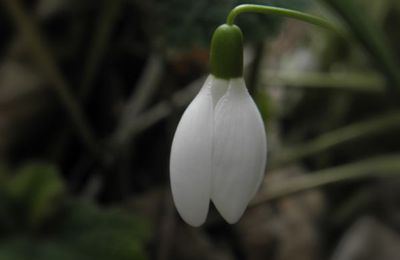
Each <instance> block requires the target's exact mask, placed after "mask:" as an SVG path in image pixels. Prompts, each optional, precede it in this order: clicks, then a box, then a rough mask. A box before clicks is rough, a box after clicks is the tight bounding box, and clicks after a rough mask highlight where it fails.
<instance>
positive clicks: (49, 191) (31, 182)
mask: <svg viewBox="0 0 400 260" xmlns="http://www.w3.org/2000/svg"><path fill="white" fill-rule="evenodd" d="M8 188H9V191H10V194H11V197H12V199H13V200H14V202H15V204H16V206H17V208H18V210H19V211H20V212H21V213H22V212H23V213H24V214H21V216H24V219H23V221H24V222H25V221H26V222H25V223H26V224H27V225H28V226H29V227H32V228H36V227H38V226H39V225H41V224H42V223H43V222H44V221H46V220H48V219H49V218H50V217H51V216H52V214H54V213H55V212H57V211H58V210H59V208H60V206H61V204H60V202H61V199H62V197H63V195H64V193H65V189H64V185H63V183H62V180H61V179H60V176H59V173H58V170H57V169H56V167H55V166H53V165H51V164H47V163H41V162H34V163H30V164H27V165H25V166H23V167H22V168H21V169H19V170H18V171H17V173H16V175H15V177H14V178H13V179H12V180H11V182H10V183H9V187H8Z"/></svg>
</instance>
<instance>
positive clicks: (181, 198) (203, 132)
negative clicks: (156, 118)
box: [170, 76, 214, 226]
mask: <svg viewBox="0 0 400 260" xmlns="http://www.w3.org/2000/svg"><path fill="white" fill-rule="evenodd" d="M213 80H214V77H213V76H209V77H208V78H207V80H206V82H205V83H204V85H203V87H202V89H201V90H200V92H199V94H198V95H197V96H196V97H195V99H194V100H193V101H192V103H191V104H190V105H189V106H188V108H187V109H186V111H185V112H184V114H183V116H182V118H181V120H180V122H179V125H178V127H177V129H176V132H175V136H174V140H173V142H172V148H171V158H170V179H171V189H172V195H173V198H174V202H175V205H176V208H177V210H178V212H179V214H180V215H181V217H182V218H183V219H184V220H185V221H186V222H187V223H189V224H190V225H193V226H199V225H201V224H203V223H204V221H205V219H206V217H207V213H208V205H209V201H210V193H211V159H212V158H211V154H212V135H213V120H214V115H213V110H214V108H213V100H212V94H211V85H212V83H213Z"/></svg>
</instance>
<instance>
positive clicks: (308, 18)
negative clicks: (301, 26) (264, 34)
mask: <svg viewBox="0 0 400 260" xmlns="http://www.w3.org/2000/svg"><path fill="white" fill-rule="evenodd" d="M241 13H261V14H276V15H282V16H286V17H290V18H294V19H297V20H301V21H304V22H307V23H310V24H314V25H317V26H320V27H323V28H326V29H328V30H331V31H334V32H336V33H337V34H339V35H341V36H342V37H344V38H347V36H346V35H345V33H344V32H343V31H341V30H340V29H339V28H337V27H336V26H335V25H334V24H332V23H331V22H329V21H327V20H325V19H323V18H321V17H318V16H315V15H311V14H306V13H303V12H299V11H294V10H290V9H286V8H280V7H274V6H266V5H252V4H243V5H238V6H236V7H235V8H233V9H232V11H231V12H230V13H229V15H228V17H227V19H226V23H227V24H228V25H233V24H234V22H235V18H236V16H238V15H239V14H241Z"/></svg>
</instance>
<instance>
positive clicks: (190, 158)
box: [170, 24, 266, 226]
mask: <svg viewBox="0 0 400 260" xmlns="http://www.w3.org/2000/svg"><path fill="white" fill-rule="evenodd" d="M210 67H211V75H210V76H209V77H208V78H207V80H206V82H205V83H204V85H203V87H202V88H201V90H200V92H199V93H198V95H197V96H196V97H195V99H194V100H193V101H192V102H191V103H190V105H189V106H188V108H187V109H186V111H185V112H184V114H183V116H182V118H181V120H180V122H179V124H178V127H177V129H176V132H175V136H174V140H173V143H172V148H171V158H170V181H171V189H172V195H173V199H174V202H175V205H176V208H177V210H178V212H179V214H180V215H181V217H182V218H183V219H184V220H185V221H186V222H187V223H188V224H190V225H192V226H200V225H201V224H203V223H204V221H205V219H206V217H207V213H208V208H209V203H210V201H212V202H213V203H214V205H215V206H216V208H217V210H218V211H219V212H220V214H221V215H222V217H223V218H224V219H225V220H226V221H227V222H228V223H235V222H237V221H238V220H239V218H240V217H241V216H242V214H243V212H244V211H245V209H246V207H247V205H248V203H249V201H250V200H251V199H252V197H253V196H254V194H255V193H256V191H257V190H258V188H259V186H260V183H261V181H262V179H263V176H264V170H265V163H266V137H265V129H264V124H263V121H262V119H261V116H260V113H259V111H258V109H257V107H256V105H255V103H254V101H253V100H252V98H251V97H250V95H249V93H248V91H247V88H246V85H245V82H244V79H243V43H242V32H241V31H240V29H239V27H237V26H235V25H227V24H224V25H221V26H220V27H218V28H217V30H216V31H215V32H214V35H213V38H212V42H211V55H210Z"/></svg>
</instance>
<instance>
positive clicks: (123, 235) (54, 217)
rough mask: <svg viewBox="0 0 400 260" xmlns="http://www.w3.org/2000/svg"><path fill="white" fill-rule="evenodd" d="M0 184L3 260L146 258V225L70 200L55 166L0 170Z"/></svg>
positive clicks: (123, 214)
mask: <svg viewBox="0 0 400 260" xmlns="http://www.w3.org/2000/svg"><path fill="white" fill-rule="evenodd" d="M0 180H1V182H0V220H1V221H0V232H1V233H0V259H7V260H30V259H32V260H36V259H40V260H47V259H49V260H50V259H61V260H63V259H65V260H67V259H74V260H76V259H77V260H80V259H100V260H102V259H104V260H106V259H117V260H118V259H121V260H124V259H146V255H145V252H144V250H143V246H144V242H145V241H146V240H147V239H149V230H150V227H149V225H148V223H146V222H145V221H144V220H143V219H141V218H140V217H138V216H136V215H134V214H132V213H129V212H123V211H122V210H118V209H100V208H98V207H96V206H94V205H91V204H90V203H84V202H79V201H74V200H71V199H69V198H68V197H67V195H66V191H65V187H64V185H63V182H62V179H61V178H60V175H59V173H58V171H57V168H56V167H54V166H53V165H51V164H47V163H42V162H34V163H31V164H27V165H25V166H23V167H21V168H20V169H18V170H16V171H15V172H14V174H13V175H10V174H9V173H7V170H5V168H4V170H3V169H0Z"/></svg>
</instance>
